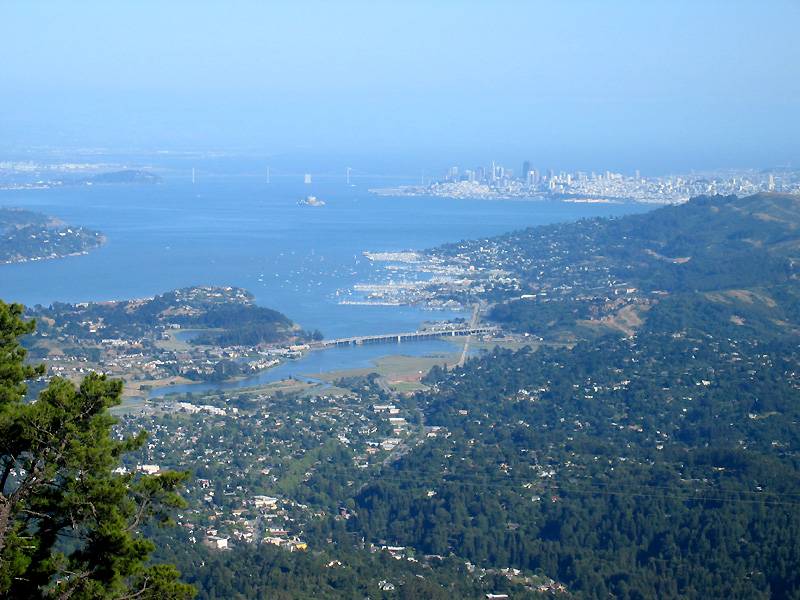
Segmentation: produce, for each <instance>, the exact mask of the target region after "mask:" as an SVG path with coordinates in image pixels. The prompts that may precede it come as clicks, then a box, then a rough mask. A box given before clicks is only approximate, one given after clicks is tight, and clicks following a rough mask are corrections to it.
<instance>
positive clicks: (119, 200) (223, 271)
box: [0, 176, 647, 379]
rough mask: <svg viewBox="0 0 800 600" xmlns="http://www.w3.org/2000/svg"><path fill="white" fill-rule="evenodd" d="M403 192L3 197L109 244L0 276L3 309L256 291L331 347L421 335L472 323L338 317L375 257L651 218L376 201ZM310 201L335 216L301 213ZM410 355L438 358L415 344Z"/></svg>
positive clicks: (204, 181)
mask: <svg viewBox="0 0 800 600" xmlns="http://www.w3.org/2000/svg"><path fill="white" fill-rule="evenodd" d="M398 183H407V184H413V183H415V182H414V181H407V182H398V181H396V180H393V181H387V180H385V179H375V180H369V179H355V180H354V185H348V184H347V183H346V182H345V181H344V179H343V178H336V179H333V178H329V179H327V180H326V179H318V180H316V181H314V182H313V183H310V184H305V183H304V182H303V180H302V178H298V177H284V178H273V179H272V180H271V181H270V182H269V183H268V182H267V181H266V178H264V177H253V176H225V177H223V176H219V177H209V176H206V177H203V178H198V179H197V180H196V182H195V183H192V182H191V179H188V178H186V177H182V178H177V177H176V178H171V179H169V178H168V179H166V180H165V183H164V184H163V185H157V186H97V187H79V188H60V189H44V190H3V191H0V205H2V206H18V207H23V208H28V209H31V210H35V211H39V212H43V213H45V214H48V215H52V216H55V217H58V218H59V219H61V220H63V221H66V222H67V223H69V224H71V225H76V226H84V227H88V228H91V229H99V230H100V231H102V232H103V233H104V234H105V235H106V238H107V240H108V241H107V243H106V244H105V245H104V246H103V247H101V248H99V249H96V250H92V251H91V252H89V253H88V254H86V255H81V256H73V257H67V258H62V259H55V260H45V261H34V262H30V263H20V264H12V265H0V298H2V299H3V300H5V301H7V302H12V301H13V302H22V303H24V304H27V305H35V304H42V305H49V304H51V303H52V302H54V301H60V302H71V303H74V302H87V301H106V300H118V299H128V298H143V297H150V296H154V295H157V294H161V293H164V292H166V291H169V290H173V289H177V288H181V287H186V286H191V285H223V286H237V287H243V288H246V289H248V290H250V291H251V292H253V294H255V296H256V298H257V302H258V304H260V305H263V306H268V307H270V308H273V309H276V310H279V311H281V312H283V313H284V314H286V315H287V316H288V317H290V318H291V319H293V320H294V321H295V322H297V323H299V324H300V325H301V326H302V327H303V328H305V329H319V330H320V331H322V332H323V334H324V335H325V336H326V337H327V338H329V339H330V338H338V337H346V336H353V335H371V334H379V333H393V332H404V331H413V330H415V329H417V328H418V327H419V325H420V324H421V323H422V322H424V321H426V320H433V319H445V318H451V317H453V316H464V315H463V314H461V313H458V314H454V313H446V312H445V313H440V312H438V311H436V312H430V311H423V310H421V309H419V308H414V307H389V306H352V305H340V304H339V300H340V299H341V297H342V291H343V290H349V289H352V287H353V285H354V284H356V283H358V282H364V281H369V280H373V279H375V278H376V277H378V275H377V274H376V268H375V266H374V265H371V264H370V262H369V261H368V260H366V259H365V258H364V257H363V255H362V253H363V252H364V251H399V250H409V249H411V250H414V249H424V248H428V247H431V246H436V245H439V244H442V243H445V242H451V241H458V240H461V239H471V238H479V237H486V236H491V235H496V234H500V233H504V232H507V231H511V230H515V229H521V228H523V227H528V226H532V225H541V224H546V223H553V222H563V221H572V220H577V219H579V218H582V217H592V216H618V215H623V214H628V213H633V212H643V211H645V210H647V209H646V208H645V207H641V206H636V205H613V204H582V203H581V204H575V203H560V202H525V201H503V200H493V201H487V200H456V199H449V198H437V197H389V196H378V195H375V194H371V193H369V192H368V191H367V190H368V189H369V188H372V187H389V186H393V185H398ZM309 195H313V196H316V197H317V198H319V199H321V200H323V201H324V202H325V206H319V207H308V206H300V205H298V204H297V202H298V200H300V199H301V198H303V197H305V196H309ZM337 292H338V294H337ZM442 344H444V345H445V346H443V347H448V346H449V347H450V348H452V346H451V345H449V344H448V343H446V342H442ZM397 349H398V348H397V347H396V346H393V345H388V346H384V345H375V346H367V347H363V349H359V352H355V353H351V354H347V353H340V354H338V355H337V354H336V349H331V351H327V350H326V351H322V352H316V353H312V354H311V355H310V357H309V358H306V359H304V360H303V361H299V362H296V363H289V364H290V365H292V366H291V367H287V369H288V370H291V371H292V372H293V373H301V372H315V371H317V370H318V369H319V370H332V369H331V368H328V366H329V365H327V364H326V365H325V366H321V365H322V363H324V362H325V361H330V362H331V365H332V366H333V368H350V365H355V364H356V363H358V364H359V365H360V364H361V363H363V362H365V361H367V360H368V359H369V358H374V357H377V356H381V355H385V354H390V353H394V352H396V351H397ZM402 349H403V352H407V353H414V354H422V353H425V352H428V351H430V349H428V348H426V347H423V346H421V345H418V344H406V345H404V346H403V347H402ZM444 351H447V350H444ZM326 355H327V357H326ZM315 361H317V362H319V363H320V364H317V362H315ZM282 368H283V367H282ZM273 373H277V371H273ZM290 374H291V373H287V374H284V375H283V376H288V375H290ZM277 378H278V379H280V378H281V377H279V376H278V377H277Z"/></svg>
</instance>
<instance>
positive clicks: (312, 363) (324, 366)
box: [150, 340, 460, 398]
mask: <svg viewBox="0 0 800 600" xmlns="http://www.w3.org/2000/svg"><path fill="white" fill-rule="evenodd" d="M459 350H460V348H457V347H456V346H454V345H453V344H452V343H451V342H448V341H446V340H426V341H421V342H407V343H403V344H398V343H389V344H376V345H365V346H338V347H336V348H326V349H325V350H317V351H314V352H310V353H309V354H307V355H306V357H305V358H303V359H302V360H297V361H293V360H292V361H287V362H285V363H283V364H282V365H280V366H278V367H276V368H274V369H270V370H269V371H264V372H263V373H260V374H258V375H256V376H254V377H248V378H247V379H242V380H240V381H235V382H230V383H221V384H220V383H209V384H205V383H190V384H188V385H176V386H170V387H167V388H162V389H160V390H155V391H154V392H153V393H152V394H150V397H151V398H153V397H158V396H164V395H166V394H171V393H185V392H194V393H197V392H203V391H206V390H221V389H222V390H224V389H233V388H240V387H247V386H254V385H262V384H265V383H270V382H273V381H281V380H282V379H287V378H290V377H295V378H301V379H307V377H308V376H310V377H311V378H313V376H314V375H315V374H321V373H329V372H331V371H342V370H345V369H359V368H364V367H371V366H373V364H372V363H371V362H370V361H371V360H373V359H375V358H377V357H380V356H388V355H390V354H407V355H411V356H425V355H453V354H455V353H456V352H458V351H459ZM457 360H458V359H454V360H451V364H454V363H455V362H457ZM320 385H322V384H320Z"/></svg>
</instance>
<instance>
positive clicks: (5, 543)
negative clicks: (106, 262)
mask: <svg viewBox="0 0 800 600" xmlns="http://www.w3.org/2000/svg"><path fill="white" fill-rule="evenodd" d="M22 311H23V307H22V306H21V305H19V304H10V305H9V304H6V303H5V302H3V301H1V300H0V461H1V462H0V599H5V598H31V599H37V598H55V599H64V600H66V599H67V598H70V599H73V600H89V599H111V598H119V599H122V598H137V599H142V600H145V599H150V600H155V599H159V600H161V599H164V600H167V599H182V598H191V597H192V596H194V593H195V591H194V588H193V587H192V586H189V585H186V584H184V583H182V582H180V581H178V576H179V573H178V572H177V571H175V569H173V568H172V567H171V566H170V565H154V564H150V563H149V554H150V552H152V551H153V550H154V546H153V544H152V542H150V541H148V540H145V539H143V538H141V537H140V536H139V535H138V534H137V529H138V528H140V527H141V526H142V525H143V524H144V523H145V522H146V521H156V522H157V523H160V524H163V525H168V524H170V523H171V520H170V518H169V512H170V510H172V509H175V508H180V507H183V506H184V505H185V502H184V501H183V499H182V498H181V497H180V496H179V495H178V494H177V490H178V489H180V487H181V486H182V483H183V482H184V481H185V480H186V478H187V477H188V473H177V472H173V471H170V472H167V473H164V474H162V475H159V476H134V475H133V474H123V473H116V472H115V468H116V467H117V466H118V465H119V458H120V456H121V454H122V453H124V452H129V451H131V450H134V449H136V448H138V447H140V446H141V445H142V444H143V443H144V440H145V438H146V434H145V433H144V432H142V433H141V434H139V435H138V436H137V437H136V438H129V439H125V440H121V441H117V440H114V439H112V437H111V428H112V426H113V425H114V423H115V419H114V418H113V417H112V416H111V415H110V414H109V413H108V409H109V408H110V407H112V406H116V405H117V404H119V403H120V396H121V393H122V383H121V382H120V381H116V380H110V379H107V378H106V376H105V375H98V374H92V375H89V376H88V377H86V378H85V379H84V380H83V382H82V383H81V385H80V386H79V387H76V386H75V385H74V384H73V383H71V382H69V381H67V380H65V379H60V378H54V379H53V380H51V382H50V383H49V384H48V386H47V388H46V389H45V390H44V391H43V392H42V393H41V394H40V395H39V398H38V399H36V400H27V399H26V398H25V396H26V393H27V386H26V385H25V381H27V380H30V379H33V378H36V377H39V376H41V375H43V374H44V370H45V368H44V365H39V366H30V365H27V364H25V350H24V349H23V348H22V347H21V346H20V344H19V338H20V337H21V336H23V335H25V334H27V333H30V332H32V331H33V330H34V329H35V327H36V324H35V322H25V321H24V320H23V319H22Z"/></svg>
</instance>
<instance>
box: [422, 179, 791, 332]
mask: <svg viewBox="0 0 800 600" xmlns="http://www.w3.org/2000/svg"><path fill="white" fill-rule="evenodd" d="M799 250H800V198H798V197H797V196H793V195H788V194H772V193H764V194H757V195H755V196H750V197H748V198H742V199H739V198H736V197H734V196H727V197H723V196H715V197H700V198H694V199H692V200H690V201H689V202H687V203H685V204H682V205H678V206H667V207H664V208H660V209H658V210H654V211H651V212H649V213H645V214H640V215H631V216H626V217H621V218H617V219H594V220H583V221H579V222H577V223H567V224H560V225H551V226H544V227H538V228H531V229H526V230H523V231H519V232H514V233H510V234H507V235H503V236H498V237H495V238H487V239H483V240H476V241H471V242H460V243H458V244H449V245H446V246H443V247H441V248H439V249H436V250H433V251H431V253H432V254H431V255H432V256H437V257H439V259H441V260H445V261H449V262H454V263H460V264H462V265H465V266H466V265H469V266H471V267H474V268H475V269H476V270H477V271H478V272H479V273H484V274H485V275H484V276H483V278H481V277H480V276H479V277H478V278H477V279H476V281H475V285H473V287H472V289H471V290H469V291H468V292H467V293H466V295H467V296H469V295H470V294H472V295H474V296H478V297H483V298H486V299H489V300H492V301H498V302H509V304H508V305H505V306H504V305H499V306H498V307H497V308H496V309H495V310H494V312H493V313H492V314H491V316H492V317H493V318H495V319H496V320H498V321H500V322H503V323H507V324H509V326H512V327H514V328H516V329H517V330H519V331H523V332H528V333H534V334H536V335H541V336H543V337H546V338H547V337H549V338H558V337H560V336H561V337H563V336H564V335H565V330H572V333H573V334H574V333H575V332H576V330H575V327H574V326H575V325H576V324H579V325H586V326H588V329H586V328H585V327H584V328H583V329H582V330H578V331H577V333H578V335H577V337H578V338H580V337H586V336H587V335H590V334H591V333H592V332H594V334H597V331H598V330H599V331H608V330H609V329H618V330H622V331H625V332H628V333H629V331H630V330H631V329H633V328H635V327H636V326H638V325H639V324H640V321H641V314H642V311H643V310H645V309H647V308H649V307H651V306H653V305H654V304H656V303H657V302H658V301H660V300H662V299H663V298H664V297H665V296H666V295H669V297H671V298H679V297H682V296H683V295H686V294H688V295H695V296H697V295H698V294H699V295H700V296H702V297H703V298H704V301H709V302H711V303H716V304H724V305H726V306H727V310H730V311H731V312H732V313H733V318H734V319H735V318H736V316H737V313H738V312H746V313H749V314H754V312H757V313H759V315H760V317H759V318H760V319H761V320H762V321H763V322H764V324H767V323H768V322H769V323H770V327H771V329H772V330H773V332H772V333H774V334H780V333H785V332H786V331H787V329H791V327H792V325H791V323H792V319H793V318H794V317H793V315H795V313H796V312H797V308H796V307H797V302H796V301H795V300H796V295H797V285H796V281H795V277H794V276H795V266H794V265H795V262H794V261H795V258H796V256H797V255H798V251H799ZM498 271H500V272H502V273H504V274H505V276H504V277H490V276H489V275H488V273H496V272H498ZM464 295H465V294H464V293H462V296H464ZM461 299H462V300H463V299H464V298H463V297H462V298H461ZM565 299H569V300H571V301H572V302H573V305H570V304H568V303H564V302H561V301H562V300H565ZM554 301H558V302H555V303H554ZM546 315H549V317H546ZM578 322H580V323H578ZM567 337H569V336H567ZM574 337H575V336H574V335H573V338H574Z"/></svg>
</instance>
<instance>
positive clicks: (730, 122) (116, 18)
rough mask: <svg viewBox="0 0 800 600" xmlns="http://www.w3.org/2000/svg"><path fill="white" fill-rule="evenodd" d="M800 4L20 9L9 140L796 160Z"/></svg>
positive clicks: (662, 160)
mask: <svg viewBox="0 0 800 600" xmlns="http://www.w3.org/2000/svg"><path fill="white" fill-rule="evenodd" d="M798 17H800V5H798V3H797V2H795V1H791V0H783V1H781V0H774V1H769V2H760V3H755V2H728V1H726V2H722V1H703V2H692V3H689V2H665V1H654V2H647V3H641V2H620V1H616V2H602V3H599V2H598V3H590V2H577V1H567V2H558V3H545V2H513V1H501V2H492V3H489V2H466V3H464V2H452V1H445V2H435V3H424V2H419V1H412V2H403V3H370V2H344V3H333V2H303V3H293V4H288V3H278V2H263V3H262V2H260V3H250V2H241V1H239V2H226V3H224V4H222V3H214V2H204V1H201V2H169V3H157V2H138V3H135V4H133V3H131V4H122V3H113V4H109V3H104V2H88V1H81V2H70V3H58V2H38V3H34V4H30V3H8V4H7V5H6V6H5V7H4V18H3V20H2V24H0V52H2V55H3V56H4V57H5V60H4V67H3V70H2V73H0V86H2V89H3V90H4V93H3V94H0V132H1V133H2V135H0V140H2V141H0V145H1V147H0V149H2V150H4V151H22V150H27V149H31V148H39V147H45V146H46V147H61V148H109V149H116V150H119V149H123V150H124V149H145V150H153V151H154V150H171V151H180V150H187V149H188V150H208V151H229V152H242V153H249V154H253V155H263V156H265V157H269V159H268V160H269V161H270V162H271V164H273V165H276V166H278V167H280V166H282V167H284V168H287V169H290V168H301V167H302V168H305V169H316V170H325V169H334V168H337V169H338V168H341V167H343V166H354V167H358V168H361V169H363V170H366V171H369V172H384V173H386V172H394V173H398V172H415V171H418V169H420V168H427V169H431V170H438V172H442V173H443V172H444V169H446V168H448V167H451V166H453V165H456V164H462V165H464V164H467V165H474V166H478V165H481V164H483V165H485V164H489V163H490V162H491V161H492V160H497V161H498V163H505V164H514V165H517V168H519V166H520V165H521V163H522V161H523V160H530V161H532V162H533V164H535V165H536V166H537V168H541V169H548V168H554V169H556V170H560V169H564V170H584V171H590V170H597V171H601V172H602V171H605V170H610V171H613V172H625V173H629V174H632V173H633V172H634V170H636V169H638V170H640V171H641V172H642V174H643V175H649V174H664V173H669V172H688V171H690V170H692V169H700V170H702V169H714V168H725V167H736V168H765V167H776V166H781V165H791V166H796V165H797V164H798V163H799V162H800V156H799V154H800V153H799V152H798V147H797V143H796V140H797V139H798V134H800V120H798V119H797V114H798V109H800V106H798V104H799V101H798V98H800V81H799V80H798V78H797V77H796V74H797V73H798V72H799V71H800V69H799V67H800V64H799V63H800V41H798V37H797V35H796V25H797V23H798ZM517 163H519V164H517Z"/></svg>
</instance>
